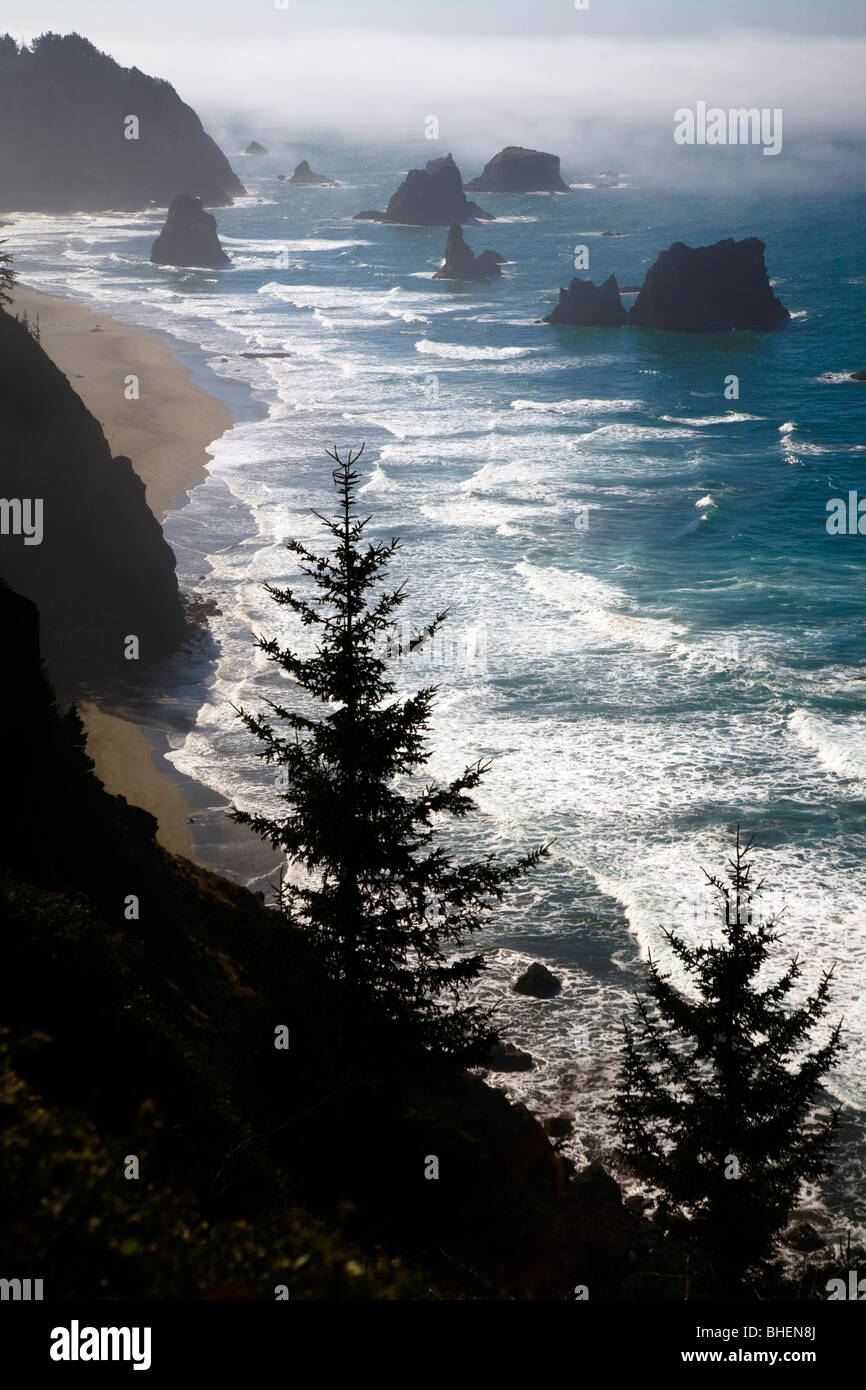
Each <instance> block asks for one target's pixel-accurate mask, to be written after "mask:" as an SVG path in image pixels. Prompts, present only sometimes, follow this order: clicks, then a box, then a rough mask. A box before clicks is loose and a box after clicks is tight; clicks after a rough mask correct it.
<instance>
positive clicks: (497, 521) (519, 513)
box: [421, 497, 543, 535]
mask: <svg viewBox="0 0 866 1390" xmlns="http://www.w3.org/2000/svg"><path fill="white" fill-rule="evenodd" d="M542 510H543V509H542V508H539V507H533V506H529V505H525V504H524V505H521V504H520V503H519V502H512V503H507V502H492V501H489V500H488V499H487V498H486V497H461V498H460V499H459V500H458V501H454V502H443V503H426V504H425V505H423V506H422V507H421V512H422V514H423V515H424V516H426V517H428V518H429V519H430V520H431V521H433V522H435V523H436V524H437V525H439V526H453V527H457V528H458V529H460V530H470V531H471V530H473V529H475V528H476V527H484V528H488V529H493V530H495V531H497V532H498V533H499V534H500V535H508V534H514V533H513V532H511V533H509V532H508V531H505V530H503V529H501V528H503V527H512V526H514V525H515V523H519V522H521V521H523V522H527V523H528V522H531V521H533V520H535V519H536V518H537V517H538V516H539V514H540V512H541V511H542Z"/></svg>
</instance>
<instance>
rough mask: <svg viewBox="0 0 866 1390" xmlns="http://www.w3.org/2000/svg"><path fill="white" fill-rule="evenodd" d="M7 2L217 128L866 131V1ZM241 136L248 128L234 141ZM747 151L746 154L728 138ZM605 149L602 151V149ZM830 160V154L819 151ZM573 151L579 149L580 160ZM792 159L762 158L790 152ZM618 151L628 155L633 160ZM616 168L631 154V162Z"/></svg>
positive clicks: (488, 137)
mask: <svg viewBox="0 0 866 1390" xmlns="http://www.w3.org/2000/svg"><path fill="white" fill-rule="evenodd" d="M282 6H283V0H147V3H138V4H124V3H118V0H110V3H107V2H106V0H57V2H56V3H51V2H50V0H49V2H48V3H44V4H43V3H40V0H26V2H23V0H6V3H4V7H3V11H2V13H0V26H2V27H3V28H5V29H7V30H8V31H9V32H10V33H12V34H13V36H14V37H16V38H18V39H22V40H27V39H30V38H32V37H33V36H34V35H35V34H38V33H40V32H43V31H44V30H46V29H53V30H55V31H59V32H63V33H66V32H69V31H71V30H75V31H77V32H79V33H81V34H84V35H85V36H86V37H87V38H89V39H90V40H91V41H92V42H94V43H95V44H96V45H97V46H98V47H99V48H102V49H104V50H105V51H107V52H109V53H111V54H112V56H113V57H115V58H116V59H117V60H118V61H119V62H121V63H123V64H125V65H133V64H135V65H136V66H138V67H139V68H141V69H142V70H143V71H145V72H149V73H152V74H154V75H156V76H161V77H166V78H167V79H168V80H169V81H170V82H172V83H173V85H174V86H175V87H176V88H177V90H178V92H179V93H180V95H181V96H182V97H183V98H184V100H186V101H188V102H190V103H191V104H192V105H193V106H194V107H195V109H196V110H197V111H198V112H199V114H200V115H201V116H202V119H203V120H204V121H205V124H206V126H207V127H208V129H210V130H211V132H212V133H213V134H214V135H215V136H216V137H217V138H218V139H220V138H225V136H226V132H227V130H229V129H232V130H235V131H236V130H238V129H243V130H246V131H247V132H248V134H249V135H250V136H251V137H252V136H255V135H257V134H259V133H260V132H261V133H262V134H266V133H268V132H273V131H274V130H275V129H279V130H286V131H288V132H289V134H290V135H292V134H295V133H298V134H300V133H306V134H308V135H313V134H321V135H324V136H326V135H329V134H332V133H335V134H344V135H352V136H355V135H357V134H359V133H360V134H362V135H363V136H364V137H365V138H368V139H370V140H384V139H388V140H393V141H396V142H400V143H401V144H404V145H413V144H416V143H417V144H418V146H419V149H420V150H423V149H424V147H425V146H424V135H423V132H424V125H425V121H426V119H427V117H428V116H430V115H435V116H437V117H438V119H439V122H440V131H441V136H440V142H439V143H438V144H437V147H436V148H435V149H434V150H432V151H430V150H429V149H428V150H427V154H428V157H429V155H430V154H431V153H432V154H438V153H442V152H444V150H446V149H450V148H452V147H453V148H454V149H455V152H456V151H458V150H459V151H462V152H464V153H465V154H466V155H472V156H480V155H482V154H484V153H485V152H486V155H487V157H489V154H490V153H491V152H492V151H494V150H495V149H498V148H500V147H501V146H502V145H504V144H526V145H535V146H537V147H538V148H541V149H553V150H555V151H556V152H561V153H563V154H564V155H565V154H566V153H567V152H569V151H570V152H572V154H573V153H574V152H575V151H576V150H577V149H579V148H580V146H581V144H585V143H587V142H588V143H590V144H591V145H592V148H593V152H594V154H593V158H594V159H596V162H597V159H602V158H608V159H614V160H615V159H616V150H617V148H619V149H621V148H622V145H623V142H624V141H625V140H628V142H629V149H630V150H631V151H632V152H633V153H634V154H635V156H636V157H638V156H639V155H640V152H641V151H642V150H643V149H644V147H646V148H647V149H649V147H650V146H651V145H653V143H654V142H655V143H658V142H666V146H669V145H670V144H671V143H672V135H671V132H672V127H673V112H674V111H675V110H676V109H677V108H678V107H682V106H694V104H695V102H696V101H698V100H705V101H706V102H707V103H708V104H709V105H718V106H722V107H725V108H727V107H730V106H740V105H746V106H758V107H771V108H772V107H781V108H782V109H783V111H784V129H785V146H784V149H785V153H786V157H787V160H788V161H790V159H791V157H792V155H794V156H796V153H797V151H798V149H801V150H805V148H806V146H808V147H809V148H810V150H811V151H812V158H813V162H814V160H815V158H816V156H815V150H816V148H820V147H821V145H822V143H823V142H824V141H825V139H827V138H829V137H830V136H831V135H836V134H839V133H841V134H848V135H849V136H850V137H851V138H852V139H860V138H861V136H862V131H863V129H864V127H866V82H864V73H866V3H864V0H723V2H721V0H720V2H719V3H716V0H589V7H588V8H587V9H585V10H584V9H578V8H576V5H575V3H574V0H531V3H529V2H528V0H520V2H518V0H495V2H494V0H352V2H351V3H346V0H288V3H287V6H286V7H285V8H283V7H282ZM228 143H229V145H231V140H229V142H228ZM730 153H731V154H733V153H735V152H733V151H732V152H730ZM596 156H597V158H596ZM817 158H818V162H820V160H821V158H823V156H822V155H820V154H819V155H818V156H817ZM570 162H573V160H572V161H570ZM780 162H781V161H765V163H767V164H769V163H774V164H779V163H780ZM618 163H619V164H620V165H621V164H622V159H619V161H618ZM614 167H617V163H615V164H614Z"/></svg>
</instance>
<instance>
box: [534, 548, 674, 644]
mask: <svg viewBox="0 0 866 1390" xmlns="http://www.w3.org/2000/svg"><path fill="white" fill-rule="evenodd" d="M515 571H516V573H517V574H519V575H520V576H521V577H522V578H523V580H524V583H525V584H526V587H527V588H528V589H529V591H530V593H533V594H535V596H536V597H537V598H541V599H544V600H545V601H546V602H547V603H550V604H552V605H554V606H555V607H557V608H564V609H566V610H568V611H570V612H572V613H574V614H575V615H576V616H577V617H579V618H580V620H581V622H583V623H585V624H586V625H587V626H588V627H591V628H592V629H593V631H595V632H601V633H606V634H608V635H609V636H611V637H613V638H614V639H615V640H617V641H623V642H628V643H633V644H635V645H637V646H639V647H643V648H645V649H646V650H649V651H672V652H673V653H675V654H676V655H686V654H688V651H689V649H688V647H686V646H684V645H683V644H682V643H680V642H679V641H678V640H677V639H678V638H679V637H680V636H681V635H682V633H683V631H684V629H683V628H682V627H680V626H679V625H677V624H676V623H673V622H671V621H670V620H669V619H667V618H640V617H636V616H634V615H633V614H632V613H630V612H628V610H627V608H626V605H627V604H628V603H629V602H630V600H629V598H628V596H627V595H626V594H625V593H624V591H623V590H622V589H619V588H617V587H616V586H615V585H613V584H609V583H607V582H606V581H605V580H602V579H596V578H595V577H594V576H593V575H589V574H583V573H581V572H579V571H576V570H560V569H556V568H555V567H553V566H551V567H549V568H542V567H540V566H538V565H533V564H532V563H531V562H530V561H528V560H521V561H520V563H519V564H517V565H515Z"/></svg>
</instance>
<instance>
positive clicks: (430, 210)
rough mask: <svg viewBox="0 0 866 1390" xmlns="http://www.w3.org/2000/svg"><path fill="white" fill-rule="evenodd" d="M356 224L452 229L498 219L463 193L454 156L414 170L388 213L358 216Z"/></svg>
mask: <svg viewBox="0 0 866 1390" xmlns="http://www.w3.org/2000/svg"><path fill="white" fill-rule="evenodd" d="M355 220H356V221H367V222H395V223H402V224H404V225H407V226H414V227H450V226H451V224H452V223H454V222H459V223H463V222H474V221H482V222H493V221H494V220H495V219H494V218H493V216H492V215H491V214H490V213H489V212H485V211H484V209H483V208H480V207H479V206H478V204H477V203H473V202H471V201H470V200H469V199H468V198H467V197H466V194H465V193H464V191H463V178H462V176H461V173H460V170H459V169H458V168H457V165H456V164H455V163H454V160H453V158H452V156H451V155H450V154H447V155H445V156H444V157H443V158H441V159H428V161H427V163H426V165H425V167H424V168H423V169H410V170H409V173H408V174H407V175H406V178H405V179H404V180H403V182H402V183H401V184H400V187H399V188H398V189H397V192H396V193H395V194H393V196H392V198H391V201H390V202H389V204H388V206H387V208H386V209H385V211H384V212H357V213H356V214H355Z"/></svg>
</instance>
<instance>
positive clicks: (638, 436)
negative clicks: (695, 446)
mask: <svg viewBox="0 0 866 1390" xmlns="http://www.w3.org/2000/svg"><path fill="white" fill-rule="evenodd" d="M694 437H695V431H694V430H691V429H662V428H660V426H658V425H629V424H626V423H623V422H621V423H619V424H615V425H599V426H598V428H597V429H594V430H590V431H589V433H588V434H584V435H583V436H582V437H581V441H580V442H581V443H584V442H585V441H586V440H588V439H600V440H610V441H611V442H614V443H623V444H631V443H651V442H652V441H654V440H663V439H694Z"/></svg>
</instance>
